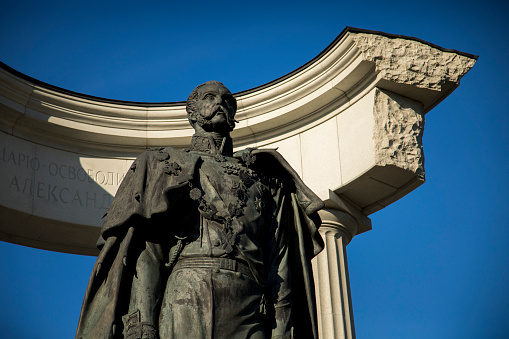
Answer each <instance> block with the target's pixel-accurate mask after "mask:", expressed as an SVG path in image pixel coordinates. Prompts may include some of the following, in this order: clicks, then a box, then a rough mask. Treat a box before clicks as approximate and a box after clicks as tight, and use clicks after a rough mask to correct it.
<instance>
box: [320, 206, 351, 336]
mask: <svg viewBox="0 0 509 339" xmlns="http://www.w3.org/2000/svg"><path fill="white" fill-rule="evenodd" d="M320 217H321V218H322V226H321V227H320V229H319V232H320V234H321V235H322V238H323V240H324V243H325V248H324V250H323V251H322V252H321V253H320V254H318V256H317V257H316V258H314V259H313V262H312V264H313V275H314V280H315V286H316V302H317V312H318V334H319V337H320V339H343V338H344V339H354V338H355V327H354V321H353V310H352V298H351V293H350V279H349V275H348V261H347V256H346V245H347V244H348V243H349V242H350V240H351V239H352V237H353V235H355V231H356V222H355V220H354V219H353V218H352V217H351V216H350V215H349V214H347V213H345V212H342V211H338V210H323V211H320Z"/></svg>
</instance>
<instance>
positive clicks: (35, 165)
mask: <svg viewBox="0 0 509 339" xmlns="http://www.w3.org/2000/svg"><path fill="white" fill-rule="evenodd" d="M40 167H41V163H40V162H39V159H37V158H32V159H31V160H30V168H31V169H32V170H33V171H38V170H39V168H40Z"/></svg>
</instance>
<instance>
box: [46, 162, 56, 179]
mask: <svg viewBox="0 0 509 339" xmlns="http://www.w3.org/2000/svg"><path fill="white" fill-rule="evenodd" d="M48 171H49V174H51V175H53V176H55V175H57V174H58V165H57V164H55V163H54V162H52V163H50V164H49V167H48Z"/></svg>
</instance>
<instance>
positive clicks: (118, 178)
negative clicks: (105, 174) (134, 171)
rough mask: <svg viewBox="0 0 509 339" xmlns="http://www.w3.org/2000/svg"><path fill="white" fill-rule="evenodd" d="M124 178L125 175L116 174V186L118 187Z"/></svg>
mask: <svg viewBox="0 0 509 339" xmlns="http://www.w3.org/2000/svg"><path fill="white" fill-rule="evenodd" d="M124 177H125V173H117V182H116V185H117V186H118V185H120V183H121V182H122V180H124Z"/></svg>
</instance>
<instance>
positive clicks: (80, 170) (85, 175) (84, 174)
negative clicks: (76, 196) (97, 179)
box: [76, 168, 88, 181]
mask: <svg viewBox="0 0 509 339" xmlns="http://www.w3.org/2000/svg"><path fill="white" fill-rule="evenodd" d="M80 173H83V177H80ZM76 176H77V177H78V180H79V181H85V180H87V178H88V175H87V172H85V170H84V169H83V168H80V169H78V173H77V175H76Z"/></svg>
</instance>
